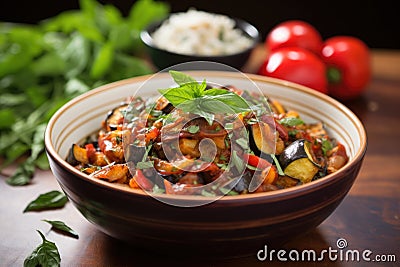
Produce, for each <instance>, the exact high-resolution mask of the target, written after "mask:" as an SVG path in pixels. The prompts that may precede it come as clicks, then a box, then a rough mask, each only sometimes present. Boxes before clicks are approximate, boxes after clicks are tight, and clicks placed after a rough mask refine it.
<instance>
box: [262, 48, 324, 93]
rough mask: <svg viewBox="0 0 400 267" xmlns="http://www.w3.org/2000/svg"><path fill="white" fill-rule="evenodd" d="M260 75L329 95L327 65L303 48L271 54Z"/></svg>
mask: <svg viewBox="0 0 400 267" xmlns="http://www.w3.org/2000/svg"><path fill="white" fill-rule="evenodd" d="M259 74H261V75H265V76H269V77H273V78H279V79H283V80H287V81H291V82H294V83H298V84H301V85H304V86H307V87H310V88H312V89H315V90H317V91H319V92H321V93H324V94H327V93H328V90H327V78H326V67H325V64H324V63H323V61H322V60H321V59H320V58H319V57H318V56H316V55H315V54H314V53H312V52H310V51H308V50H306V49H303V48H299V47H284V48H280V49H277V50H275V51H273V52H271V54H270V55H269V56H268V58H267V59H266V60H265V62H264V63H263V65H262V66H261V68H260V70H259Z"/></svg>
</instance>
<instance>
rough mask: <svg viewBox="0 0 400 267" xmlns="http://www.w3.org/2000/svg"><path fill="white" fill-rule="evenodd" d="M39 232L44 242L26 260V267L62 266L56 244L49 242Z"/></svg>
mask: <svg viewBox="0 0 400 267" xmlns="http://www.w3.org/2000/svg"><path fill="white" fill-rule="evenodd" d="M37 232H38V233H39V235H40V237H41V238H42V241H43V242H42V244H40V245H39V246H38V247H37V248H36V249H35V250H34V251H33V252H32V253H31V255H29V256H28V257H27V258H26V259H25V261H24V267H37V266H42V267H50V266H51V267H53V266H60V263H61V257H60V253H59V252H58V248H57V246H56V244H55V243H53V242H51V241H49V240H47V239H46V238H45V237H44V235H43V234H42V232H40V231H39V230H37Z"/></svg>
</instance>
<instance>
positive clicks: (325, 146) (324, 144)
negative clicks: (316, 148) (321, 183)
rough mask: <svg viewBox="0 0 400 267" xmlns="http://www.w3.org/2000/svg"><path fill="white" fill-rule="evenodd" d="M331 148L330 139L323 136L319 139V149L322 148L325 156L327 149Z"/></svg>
mask: <svg viewBox="0 0 400 267" xmlns="http://www.w3.org/2000/svg"><path fill="white" fill-rule="evenodd" d="M332 148H333V145H332V143H331V141H329V140H328V139H326V138H323V139H322V140H321V149H322V153H324V156H326V153H328V151H329V150H331V149H332Z"/></svg>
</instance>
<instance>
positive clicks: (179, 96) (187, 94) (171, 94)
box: [158, 87, 195, 108]
mask: <svg viewBox="0 0 400 267" xmlns="http://www.w3.org/2000/svg"><path fill="white" fill-rule="evenodd" d="M186 88H187V87H176V88H168V89H159V90H158V91H159V92H160V93H161V94H162V95H163V96H164V97H165V98H166V99H167V100H168V101H169V102H171V104H172V105H174V107H178V106H179V105H181V104H182V103H184V102H186V101H188V100H193V99H195V95H194V92H193V90H186ZM179 108H181V107H179Z"/></svg>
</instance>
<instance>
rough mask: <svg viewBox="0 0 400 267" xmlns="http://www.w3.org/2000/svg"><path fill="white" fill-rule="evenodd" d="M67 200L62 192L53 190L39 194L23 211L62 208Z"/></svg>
mask: <svg viewBox="0 0 400 267" xmlns="http://www.w3.org/2000/svg"><path fill="white" fill-rule="evenodd" d="M67 202H68V199H67V196H66V195H64V193H62V192H60V191H57V190H54V191H50V192H47V193H44V194H41V195H39V196H38V197H37V198H36V199H35V200H33V201H32V202H30V203H29V204H28V206H27V207H26V208H25V210H24V212H26V211H41V210H48V209H55V208H62V207H64V205H65V204H66V203H67Z"/></svg>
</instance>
